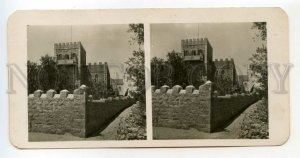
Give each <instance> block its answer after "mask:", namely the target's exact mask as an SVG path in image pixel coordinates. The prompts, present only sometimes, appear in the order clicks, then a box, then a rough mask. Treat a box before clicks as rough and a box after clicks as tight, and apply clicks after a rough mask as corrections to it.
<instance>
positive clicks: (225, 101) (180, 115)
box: [152, 81, 259, 132]
mask: <svg viewBox="0 0 300 158" xmlns="http://www.w3.org/2000/svg"><path fill="white" fill-rule="evenodd" d="M152 92H153V93H152V105H153V116H152V117H153V125H154V126H157V127H170V128H182V129H188V128H195V129H197V130H199V131H204V132H212V131H214V130H215V129H217V128H220V127H222V126H224V125H225V124H226V123H228V121H230V119H232V118H233V117H235V116H236V115H237V114H239V113H240V112H241V111H242V110H243V109H245V108H247V107H248V106H249V105H251V104H252V103H254V102H256V101H257V100H258V99H259V98H258V97H257V96H256V95H254V94H253V95H245V94H242V95H238V94H235V95H227V96H215V94H213V93H212V92H213V89H212V83H211V82H210V81H208V82H206V83H205V84H203V85H201V86H200V87H199V89H195V87H194V86H187V87H186V89H182V88H181V87H180V86H178V85H177V86H174V87H173V88H172V89H169V87H168V86H162V87H161V88H160V89H156V90H154V88H153V89H152Z"/></svg>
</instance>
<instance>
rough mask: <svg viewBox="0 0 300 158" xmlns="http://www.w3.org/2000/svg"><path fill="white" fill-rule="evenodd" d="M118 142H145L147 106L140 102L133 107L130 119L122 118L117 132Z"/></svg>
mask: <svg viewBox="0 0 300 158" xmlns="http://www.w3.org/2000/svg"><path fill="white" fill-rule="evenodd" d="M117 134H118V136H117V140H145V139H146V138H147V135H146V106H145V104H140V103H139V102H138V103H137V104H135V105H133V106H132V108H131V113H130V114H129V115H128V117H125V118H122V119H121V121H120V124H119V128H118V131H117Z"/></svg>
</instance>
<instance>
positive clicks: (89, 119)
mask: <svg viewBox="0 0 300 158" xmlns="http://www.w3.org/2000/svg"><path fill="white" fill-rule="evenodd" d="M133 104H134V100H133V99H131V98H128V97H120V98H119V97H117V98H107V99H102V100H93V101H91V102H88V104H87V106H86V134H87V135H88V136H89V135H93V134H97V133H95V132H99V131H101V129H102V128H103V127H105V126H106V125H107V124H108V123H110V121H112V119H114V118H115V116H117V115H118V114H119V113H120V112H121V111H123V110H124V109H125V108H127V107H129V106H131V105H133Z"/></svg>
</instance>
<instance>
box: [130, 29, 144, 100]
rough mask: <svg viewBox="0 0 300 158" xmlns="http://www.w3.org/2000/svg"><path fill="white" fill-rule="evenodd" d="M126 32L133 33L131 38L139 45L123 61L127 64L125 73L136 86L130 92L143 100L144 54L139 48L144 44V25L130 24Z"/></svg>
mask: <svg viewBox="0 0 300 158" xmlns="http://www.w3.org/2000/svg"><path fill="white" fill-rule="evenodd" d="M128 32H132V33H134V37H132V40H133V42H136V43H137V44H138V45H139V50H135V51H133V53H132V57H130V58H129V60H128V61H127V62H125V63H126V64H127V65H128V67H127V69H126V71H127V74H129V76H130V77H131V79H132V80H133V82H134V84H135V85H134V86H135V87H137V89H136V91H134V92H131V94H132V95H133V96H134V97H135V98H136V99H137V100H140V101H142V102H145V91H146V89H145V54H144V50H143V49H141V45H143V44H144V25H143V24H130V25H129V29H128Z"/></svg>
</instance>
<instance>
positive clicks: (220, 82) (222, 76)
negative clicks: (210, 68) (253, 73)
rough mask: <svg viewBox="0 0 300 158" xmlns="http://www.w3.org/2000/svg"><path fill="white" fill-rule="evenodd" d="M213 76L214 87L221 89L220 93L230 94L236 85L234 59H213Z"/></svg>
mask: <svg viewBox="0 0 300 158" xmlns="http://www.w3.org/2000/svg"><path fill="white" fill-rule="evenodd" d="M214 65H215V78H214V82H215V84H216V87H217V88H219V89H222V93H223V94H224V93H225V94H230V93H232V91H233V90H234V89H233V88H234V86H235V85H237V74H236V69H235V64H234V60H233V59H232V58H231V59H230V60H228V59H227V58H226V59H225V60H223V59H221V60H218V59H215V61H214Z"/></svg>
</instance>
